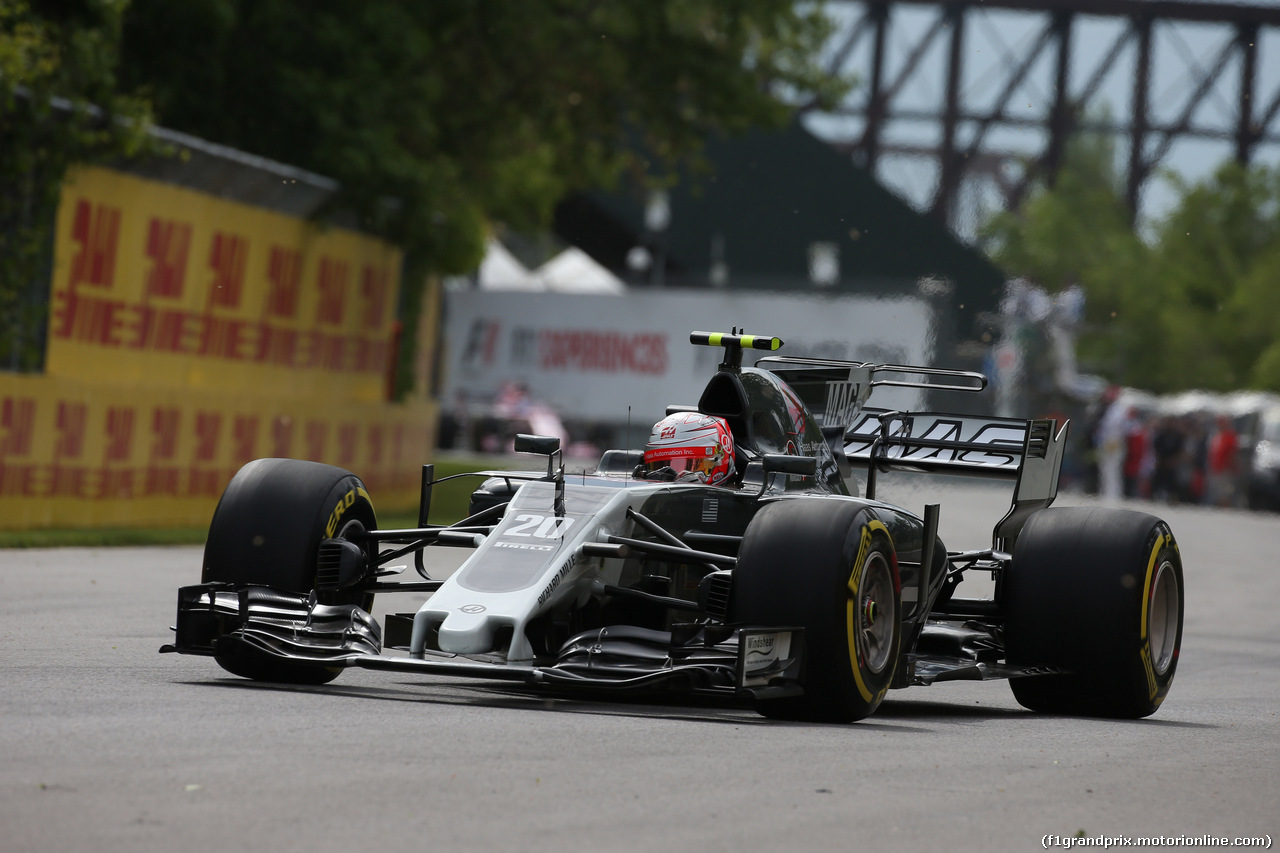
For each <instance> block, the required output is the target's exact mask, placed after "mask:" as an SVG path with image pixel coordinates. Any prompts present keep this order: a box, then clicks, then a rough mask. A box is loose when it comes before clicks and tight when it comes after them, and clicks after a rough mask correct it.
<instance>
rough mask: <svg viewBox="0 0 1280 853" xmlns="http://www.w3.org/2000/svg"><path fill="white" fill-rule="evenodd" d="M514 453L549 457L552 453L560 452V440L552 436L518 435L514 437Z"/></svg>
mask: <svg viewBox="0 0 1280 853" xmlns="http://www.w3.org/2000/svg"><path fill="white" fill-rule="evenodd" d="M515 446H516V453H536V454H538V455H539V456H550V455H551V454H553V453H559V452H560V439H559V438H557V437H555V436H554V435H526V434H524V433H520V434H519V435H517V436H516V442H515Z"/></svg>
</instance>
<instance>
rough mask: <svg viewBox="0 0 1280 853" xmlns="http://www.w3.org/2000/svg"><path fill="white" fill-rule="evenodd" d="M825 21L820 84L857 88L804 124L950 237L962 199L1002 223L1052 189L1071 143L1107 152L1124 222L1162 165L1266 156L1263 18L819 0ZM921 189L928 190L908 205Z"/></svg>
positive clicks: (1279, 80)
mask: <svg viewBox="0 0 1280 853" xmlns="http://www.w3.org/2000/svg"><path fill="white" fill-rule="evenodd" d="M828 9H829V10H830V11H831V13H832V15H833V17H835V18H836V19H837V20H838V21H839V22H840V29H839V30H838V31H837V33H836V35H835V36H834V38H833V39H832V40H831V42H830V43H829V50H828V54H827V56H826V57H825V61H826V62H827V67H828V70H829V71H830V72H831V73H832V74H852V75H854V76H856V78H857V79H858V81H859V85H858V86H857V88H856V89H855V91H854V92H853V93H852V94H851V95H850V96H849V98H848V99H847V100H846V102H845V103H844V104H842V105H841V106H840V107H839V108H838V109H836V110H833V111H830V112H825V113H820V114H819V113H814V112H808V113H807V114H806V122H807V123H808V125H809V126H810V127H811V129H813V130H814V131H815V132H817V133H818V134H819V135H820V136H822V137H823V138H825V139H827V140H828V141H830V142H832V143H833V144H835V145H836V146H837V147H839V148H841V149H843V150H846V151H848V152H850V154H851V155H852V156H853V157H854V160H855V162H858V163H860V164H862V165H864V166H866V167H867V168H869V169H870V170H872V171H873V172H874V173H876V174H877V176H879V177H880V178H881V179H882V180H885V178H886V171H887V168H886V167H887V165H888V164H890V163H894V162H896V163H897V165H898V167H899V170H900V171H902V172H904V173H906V174H909V175H912V176H913V177H914V180H915V181H916V183H917V192H916V195H917V198H916V199H915V200H916V203H917V204H918V205H920V206H922V207H924V208H925V209H927V210H928V211H929V212H930V213H931V214H932V215H933V216H935V217H937V218H938V219H940V220H943V221H945V222H947V223H948V224H950V225H951V226H952V227H953V228H957V226H958V224H959V223H958V221H957V220H958V218H959V214H960V210H959V204H958V203H959V201H960V199H961V196H962V192H972V193H977V194H981V195H982V196H984V197H985V198H986V199H987V206H991V205H992V203H994V204H995V205H1000V204H1003V205H1004V206H1005V207H1007V208H1016V207H1017V206H1018V204H1019V203H1020V202H1021V201H1022V199H1023V198H1024V197H1025V196H1026V194H1027V191H1028V188H1029V187H1030V185H1031V184H1032V183H1033V182H1034V181H1036V180H1037V179H1043V180H1045V181H1047V182H1048V183H1050V184H1052V182H1053V181H1054V178H1055V176H1056V175H1057V172H1058V170H1059V168H1060V167H1061V164H1062V161H1063V155H1064V149H1065V146H1066V144H1067V140H1068V138H1069V137H1070V136H1071V135H1072V134H1073V133H1076V132H1079V131H1096V132H1103V133H1106V134H1109V135H1111V137H1112V138H1113V140H1114V143H1115V147H1116V149H1117V151H1118V155H1119V156H1118V158H1117V159H1118V160H1119V161H1120V162H1119V164H1118V165H1119V166H1120V171H1121V173H1122V175H1123V177H1124V180H1125V182H1126V185H1127V193H1128V202H1129V206H1130V209H1131V210H1132V211H1133V212H1134V215H1135V217H1137V216H1138V215H1140V214H1141V213H1142V200H1143V195H1144V190H1145V189H1146V188H1147V185H1148V183H1149V182H1150V181H1151V180H1152V179H1153V177H1155V176H1156V175H1157V174H1158V172H1159V170H1160V169H1161V168H1162V167H1164V166H1166V165H1168V164H1169V162H1170V155H1171V152H1178V151H1183V150H1184V149H1185V150H1187V151H1190V152H1191V154H1190V156H1191V157H1201V158H1205V159H1209V158H1211V159H1212V160H1213V164H1214V165H1216V163H1217V162H1220V161H1222V160H1225V159H1227V158H1229V157H1234V158H1235V159H1236V160H1238V161H1240V162H1241V163H1245V164H1248V163H1251V162H1253V161H1254V160H1255V159H1256V158H1258V157H1259V156H1260V155H1262V154H1264V153H1266V154H1271V153H1277V154H1280V130H1278V129H1277V127H1276V124H1277V122H1276V118H1277V114H1278V113H1280V6H1278V5H1276V4H1271V5H1267V6H1255V5H1245V4H1243V3H1216V2H1191V0H829V3H828ZM1186 156H1187V155H1186V154H1185V153H1184V154H1183V157H1184V158H1185V157H1186ZM904 166H905V169H904V168H903V167H904ZM922 180H923V181H926V182H928V183H931V184H932V186H931V187H925V188H924V189H923V191H921V190H920V188H919V186H918V185H919V184H920V182H921V181H922ZM886 183H889V184H890V185H892V184H893V181H886ZM957 230H959V229H957Z"/></svg>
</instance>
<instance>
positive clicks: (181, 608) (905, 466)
mask: <svg viewBox="0 0 1280 853" xmlns="http://www.w3.org/2000/svg"><path fill="white" fill-rule="evenodd" d="M691 341H692V343H694V344H696V345H704V346H712V347H722V348H723V349H724V360H723V363H722V364H720V366H719V369H718V371H717V372H716V373H715V375H714V376H712V377H711V379H710V381H709V382H708V384H707V386H706V389H705V390H704V391H703V393H702V396H701V398H700V399H699V400H698V402H697V405H696V406H672V407H670V408H669V409H668V412H667V414H668V416H669V418H668V420H671V419H672V418H673V417H674V421H675V423H676V426H674V427H672V428H671V429H672V432H670V433H668V432H667V428H665V427H664V429H663V430H662V432H663V435H657V432H658V431H657V430H655V436H654V437H653V440H652V441H651V446H650V449H649V450H647V451H645V452H644V453H641V452H638V451H633V450H629V449H628V450H611V451H608V452H606V453H605V454H604V455H603V457H602V458H601V460H600V462H599V466H598V470H596V471H595V472H594V473H592V474H590V475H582V476H579V475H574V476H572V477H566V476H565V473H564V467H563V465H562V464H561V452H560V448H559V442H558V440H557V439H555V438H547V437H540V436H520V437H519V438H518V439H517V442H516V450H518V451H521V452H525V453H532V454H541V455H543V456H545V457H546V458H547V468H546V473H545V475H544V474H542V473H541V472H540V471H482V472H478V473H477V474H476V475H474V476H478V477H480V478H481V480H482V482H481V483H480V485H479V487H478V488H477V489H476V490H475V491H474V492H473V493H472V498H471V512H470V515H469V517H467V518H465V519H463V520H461V521H459V522H457V523H456V524H451V525H448V526H438V525H437V526H432V525H429V524H428V523H427V513H428V508H429V506H430V503H431V492H432V489H433V487H434V486H435V485H436V484H437V483H439V482H442V481H441V480H436V479H434V466H432V465H426V466H423V475H422V500H421V506H420V510H419V523H418V527H416V528H414V529H408V530H380V529H378V526H377V521H376V518H375V516H374V511H373V504H372V501H371V500H370V497H369V494H368V492H367V491H366V490H365V487H364V485H363V484H362V483H361V481H360V480H359V479H358V478H357V477H356V476H355V475H353V474H351V473H350V472H347V471H344V470H342V469H339V468H334V467H331V466H328V465H321V464H318V463H313V462H304V461H298V460H292V459H259V460H256V461H254V462H250V463H249V464H248V465H246V466H244V468H242V469H241V470H240V472H239V473H238V474H236V476H235V477H234V478H233V479H232V481H231V482H230V484H229V485H228V486H227V489H226V491H225V493H224V494H223V496H222V500H221V502H220V503H219V505H218V508H217V510H216V512H215V513H214V516H213V521H212V524H211V526H210V529H209V539H208V544H207V545H206V547H205V552H204V568H203V577H202V583H200V584H199V585H197V586H189V587H184V588H183V589H181V590H180V591H179V595H178V616H177V625H176V627H175V629H174V630H175V632H176V640H175V642H174V644H173V645H167V646H165V647H164V648H162V649H161V651H164V652H181V653H185V654H196V655H211V656H213V657H214V659H215V660H216V661H217V662H218V663H219V664H220V665H221V666H222V667H223V668H224V669H226V670H228V671H230V672H232V673H235V674H237V675H241V676H244V677H247V678H251V679H259V680H266V681H283V682H302V683H312V684H320V683H324V682H328V681H330V680H331V679H333V678H334V677H336V676H337V675H338V674H339V673H340V672H341V671H342V670H343V669H344V668H345V667H352V666H355V667H362V668H366V669H380V670H393V671H397V672H417V673H432V674H445V675H454V676H474V677H479V678H490V679H504V680H507V681H514V682H519V683H523V684H525V685H529V686H531V687H535V688H542V689H548V690H554V691H557V692H561V693H563V692H569V691H583V692H591V691H597V692H615V693H616V692H626V691H636V692H639V691H659V690H667V691H683V692H685V693H687V694H697V695H710V696H717V695H718V696H724V697H727V698H729V699H733V700H739V701H746V702H750V703H752V704H753V705H754V707H755V708H756V709H757V710H758V711H759V712H760V713H762V714H764V715H765V716H768V717H777V718H784V719H804V720H827V721H849V720H857V719H861V718H864V717H867V716H868V715H870V714H871V713H873V712H874V711H875V710H876V708H877V706H879V704H880V702H881V701H882V700H883V699H884V696H885V693H886V691H888V690H889V689H890V688H902V687H910V686H913V685H927V684H932V683H934V682H937V681H946V680H954V679H980V680H986V679H994V678H1002V679H1003V678H1007V679H1009V680H1010V684H1011V685H1012V687H1013V692H1014V695H1015V697H1016V698H1017V700H1018V702H1020V703H1021V704H1022V705H1024V706H1025V707H1027V708H1030V709H1032V710H1035V711H1043V712H1049V713H1064V714H1085V715H1099V716H1110V717H1129V718H1136V717H1144V716H1147V715H1149V714H1151V713H1153V712H1154V711H1155V710H1156V709H1157V708H1158V707H1159V705H1160V703H1161V701H1162V700H1163V699H1164V698H1165V695H1166V694H1167V693H1168V691H1169V686H1170V684H1171V683H1172V681H1173V675H1174V670H1175V669H1176V668H1177V663H1178V649H1179V644H1180V642H1181V639H1182V611H1183V577H1182V564H1181V560H1180V557H1179V553H1178V547H1177V545H1176V543H1175V542H1174V538H1173V533H1172V532H1171V531H1170V529H1169V527H1168V525H1166V524H1165V523H1164V522H1163V521H1161V520H1160V519H1159V518H1156V517H1154V516H1151V515H1146V514H1143V513H1139V512H1132V511H1128V510H1122V509H1103V508H1055V509H1050V508H1048V507H1049V505H1050V504H1051V503H1052V502H1053V500H1054V498H1055V496H1056V493H1057V487H1058V475H1059V470H1060V468H1061V464H1062V453H1063V448H1064V442H1065V437H1066V425H1062V426H1061V428H1059V426H1058V424H1057V423H1056V422H1055V421H1053V420H1029V421H1028V420H1014V419H1009V418H988V417H975V416H972V415H945V414H938V413H920V412H904V411H886V410H883V409H875V408H870V407H868V406H867V405H866V403H867V401H868V398H869V397H870V396H871V394H872V391H873V390H874V389H875V388H877V387H881V386H899V387H914V388H924V389H933V390H937V389H945V390H952V391H956V390H967V391H979V390H981V389H982V388H983V387H985V385H986V379H985V377H983V376H982V375H981V374H979V373H972V372H967V371H955V370H942V369H936V368H929V367H913V366H905V365H885V364H865V363H860V362H852V361H835V360H825V359H808V358H793V357H784V356H779V355H768V356H764V357H762V358H761V359H760V360H759V361H758V362H757V363H756V365H755V366H754V367H750V366H746V367H744V366H743V365H742V357H743V353H744V351H745V350H766V351H775V350H777V349H778V348H779V347H780V346H781V345H782V342H781V341H780V340H778V339H777V338H772V337H761V336H748V335H744V334H738V333H737V331H736V330H735V331H734V333H733V334H715V333H708V332H694V333H693V334H692V336H691ZM704 420H705V421H707V422H711V423H712V424H713V425H718V426H716V428H717V429H721V430H722V431H723V433H724V434H722V435H719V436H718V437H717V438H716V439H715V440H714V441H713V442H711V443H710V444H708V445H707V448H708V449H707V454H708V455H711V454H712V453H722V452H728V453H731V454H732V455H731V458H730V459H729V460H728V462H731V463H732V464H731V465H729V464H728V463H726V464H725V467H724V472H722V473H725V472H728V471H732V472H733V476H730V477H726V478H724V479H719V475H717V476H715V477H711V478H708V477H706V476H705V474H704V475H697V474H696V471H695V469H697V468H698V467H699V464H700V460H698V459H691V458H687V457H682V456H681V455H680V453H679V452H678V451H673V450H665V449H663V447H664V445H663V439H664V438H666V437H669V436H671V435H675V430H677V429H678V428H680V424H681V423H685V422H689V423H693V426H694V427H699V424H701V423H702V421H704ZM696 453H697V454H698V455H700V453H701V451H696ZM855 466H856V468H857V469H858V470H859V471H862V472H865V473H864V477H865V488H864V489H863V490H862V491H863V492H864V493H863V495H862V496H858V495H856V494H854V493H852V492H855V491H856V490H857V479H856V478H855V477H854V476H853V471H854V469H855ZM678 469H683V473H681V471H680V470H678ZM890 469H897V470H913V471H923V472H941V473H951V474H956V473H959V474H972V475H977V476H983V477H997V478H1007V479H1009V480H1012V481H1013V484H1014V486H1013V500H1012V504H1011V506H1010V508H1009V511H1008V513H1007V514H1005V515H1004V517H1003V518H1001V519H999V520H998V521H997V522H996V524H995V526H994V530H993V533H992V539H991V542H990V544H989V545H988V546H985V547H980V548H977V549H975V550H967V551H948V550H947V549H946V548H945V547H944V546H943V544H942V542H941V541H940V540H939V539H938V537H937V529H938V518H939V508H938V506H937V505H930V506H926V507H925V508H924V511H923V513H922V514H921V515H916V514H914V513H912V512H909V511H908V510H906V509H902V508H900V507H897V506H892V505H890V504H888V503H884V502H881V501H877V500H876V499H875V492H876V478H877V474H878V473H880V472H883V471H887V470H890ZM691 473H693V474H695V475H694V476H689V475H690V474H691ZM460 476H469V475H460ZM446 548H465V549H473V553H471V554H470V556H469V558H468V559H466V560H465V562H463V563H462V565H461V567H460V568H459V569H458V570H457V571H456V572H454V573H453V574H451V575H449V577H448V578H447V579H444V580H440V579H437V578H434V577H433V576H432V572H431V565H430V558H431V556H432V555H433V554H440V553H441V549H446ZM408 561H412V562H413V563H414V565H415V566H416V568H417V571H418V574H419V575H421V579H420V580H414V581H402V582H396V581H395V580H394V579H393V576H394V575H396V574H397V573H398V572H401V571H403V570H404V568H405V566H404V565H400V564H402V563H406V562H408ZM967 572H981V573H990V574H991V575H992V576H993V577H994V578H995V580H996V585H995V594H994V597H993V598H991V599H985V598H984V599H967V600H966V599H962V598H959V597H957V596H955V595H954V592H955V589H956V586H957V585H958V584H959V582H960V580H961V579H962V578H963V577H964V575H965V574H966V573H967ZM438 574H439V573H438ZM396 592H417V593H419V594H421V593H424V592H426V593H430V597H429V598H428V599H427V600H426V602H425V604H423V605H422V607H421V608H420V609H418V610H417V612H415V613H394V612H393V613H390V614H389V615H388V616H387V618H386V622H385V627H383V626H382V625H380V624H379V623H378V622H377V621H376V620H375V619H374V618H373V617H372V616H371V615H370V612H371V609H372V602H373V597H374V595H375V594H384V593H396Z"/></svg>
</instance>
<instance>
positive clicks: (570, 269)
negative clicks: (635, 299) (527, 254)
mask: <svg viewBox="0 0 1280 853" xmlns="http://www.w3.org/2000/svg"><path fill="white" fill-rule="evenodd" d="M476 284H477V286H478V287H479V289H480V290H510V291H521V292H525V293H591V294H607V295H614V296H621V295H622V294H623V293H626V291H627V287H626V285H625V284H623V283H622V281H621V280H620V279H619V278H618V277H617V276H615V275H614V274H613V273H611V272H609V271H608V270H607V269H605V268H604V267H603V266H601V265H600V264H598V263H596V262H595V260H593V259H592V258H591V256H590V255H588V254H587V253H586V252H584V251H582V250H581V249H578V248H575V247H570V248H568V249H565V250H564V251H563V252H561V253H560V254H558V255H556V256H555V257H554V258H552V259H551V260H549V261H547V262H546V263H545V264H543V265H542V266H540V267H538V269H537V270H534V271H532V272H530V271H529V269H528V268H527V267H525V266H524V265H523V264H522V263H520V261H518V260H516V257H515V255H513V254H511V252H510V251H508V249H507V248H506V246H503V245H502V243H500V242H499V241H498V240H496V239H494V238H490V239H489V243H488V248H487V250H486V251H485V256H484V260H482V261H481V262H480V269H479V270H478V271H477V273H476Z"/></svg>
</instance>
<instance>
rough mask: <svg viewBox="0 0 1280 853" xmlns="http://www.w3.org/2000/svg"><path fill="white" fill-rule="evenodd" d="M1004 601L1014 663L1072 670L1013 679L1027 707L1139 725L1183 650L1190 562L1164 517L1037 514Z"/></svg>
mask: <svg viewBox="0 0 1280 853" xmlns="http://www.w3.org/2000/svg"><path fill="white" fill-rule="evenodd" d="M1001 598H1002V601H1003V604H1004V609H1005V612H1006V624H1005V647H1006V652H1007V656H1008V661H1009V663H1010V664H1014V665H1024V666H1051V667H1057V668H1061V669H1064V670H1067V671H1068V672H1067V673H1065V674H1055V675H1033V676H1022V677H1017V678H1013V679H1012V680H1011V681H1010V686H1011V687H1012V689H1013V695H1014V697H1015V698H1016V699H1017V700H1018V702H1019V704H1021V705H1022V706H1024V707H1026V708H1029V709H1031V710H1033V711H1041V712H1045V713H1053V714H1079V715H1086V716H1101V717H1118V718H1128V719H1136V718H1139V717H1146V716H1149V715H1150V714H1153V713H1155V711H1156V709H1157V708H1159V707H1160V704H1161V702H1163V701H1164V698H1165V696H1167V695H1168V693H1169V688H1170V686H1171V685H1172V683H1173V676H1174V672H1175V671H1176V670H1177V667H1178V655H1179V652H1180V649H1181V645H1182V616H1183V579H1182V559H1181V557H1180V556H1179V553H1178V545H1177V542H1175V541H1174V538H1173V532H1172V531H1171V530H1170V529H1169V526H1168V525H1167V524H1165V523H1164V522H1163V521H1161V520H1160V519H1159V518H1156V517H1155V516H1152V515H1147V514H1146V513H1141V512H1133V511H1131V510H1122V509H1109V508H1090V507H1067V508H1057V509H1047V510H1043V511H1041V512H1038V513H1036V514H1035V515H1033V516H1032V517H1031V518H1030V519H1029V520H1028V521H1027V524H1026V526H1025V527H1023V529H1022V532H1021V533H1020V534H1019V536H1018V541H1017V543H1016V545H1015V546H1014V550H1013V564H1012V566H1011V568H1010V569H1009V571H1008V572H1007V573H1006V574H1005V577H1004V579H1003V581H1002V587H1001Z"/></svg>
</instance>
